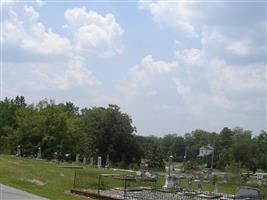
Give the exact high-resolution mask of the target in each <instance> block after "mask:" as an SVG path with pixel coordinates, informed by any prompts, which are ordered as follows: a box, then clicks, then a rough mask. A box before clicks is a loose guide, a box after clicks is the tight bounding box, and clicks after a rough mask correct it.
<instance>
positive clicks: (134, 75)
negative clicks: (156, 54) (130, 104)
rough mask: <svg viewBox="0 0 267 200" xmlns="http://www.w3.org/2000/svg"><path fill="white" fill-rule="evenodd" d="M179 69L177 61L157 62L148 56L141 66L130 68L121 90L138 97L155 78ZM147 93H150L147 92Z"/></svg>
mask: <svg viewBox="0 0 267 200" xmlns="http://www.w3.org/2000/svg"><path fill="white" fill-rule="evenodd" d="M177 67H178V65H177V63H176V62H175V61H174V62H166V61H163V60H155V59H154V58H153V57H152V56H151V55H147V56H145V57H144V58H143V59H142V60H141V63H140V64H138V65H135V66H134V67H132V68H130V70H129V75H128V77H127V79H126V80H125V83H124V84H123V85H121V86H120V87H119V88H120V90H122V91H123V92H124V93H126V94H128V95H136V94H137V93H138V92H140V90H144V89H146V88H148V86H149V85H150V84H151V82H153V81H152V79H153V78H154V77H155V76H161V75H163V74H168V73H170V72H172V71H174V70H175V69H177ZM146 93H150V92H149V91H146ZM153 93H154V92H153Z"/></svg>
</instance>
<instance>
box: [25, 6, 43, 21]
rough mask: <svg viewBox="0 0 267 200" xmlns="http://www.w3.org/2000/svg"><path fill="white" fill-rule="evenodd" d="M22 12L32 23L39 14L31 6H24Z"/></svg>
mask: <svg viewBox="0 0 267 200" xmlns="http://www.w3.org/2000/svg"><path fill="white" fill-rule="evenodd" d="M24 11H25V13H26V14H27V16H28V18H29V19H30V20H32V21H35V20H37V19H38V18H39V13H38V12H36V11H35V10H34V8H33V7H32V6H27V5H25V6H24Z"/></svg>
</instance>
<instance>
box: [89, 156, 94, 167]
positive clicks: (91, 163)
mask: <svg viewBox="0 0 267 200" xmlns="http://www.w3.org/2000/svg"><path fill="white" fill-rule="evenodd" d="M90 165H91V166H93V165H94V157H91V158H90Z"/></svg>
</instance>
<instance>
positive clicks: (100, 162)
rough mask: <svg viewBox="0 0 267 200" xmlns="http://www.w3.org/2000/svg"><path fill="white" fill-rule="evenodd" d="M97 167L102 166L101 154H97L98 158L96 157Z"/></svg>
mask: <svg viewBox="0 0 267 200" xmlns="http://www.w3.org/2000/svg"><path fill="white" fill-rule="evenodd" d="M97 167H98V168H101V167H102V157H101V156H98V158H97Z"/></svg>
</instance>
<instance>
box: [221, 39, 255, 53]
mask: <svg viewBox="0 0 267 200" xmlns="http://www.w3.org/2000/svg"><path fill="white" fill-rule="evenodd" d="M251 45H252V44H251V41H249V40H237V41H233V42H231V43H230V44H229V46H228V47H226V49H227V50H230V51H231V52H232V53H233V54H236V55H238V56H247V55H249V54H250V53H252V52H251V48H250V46H251Z"/></svg>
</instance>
